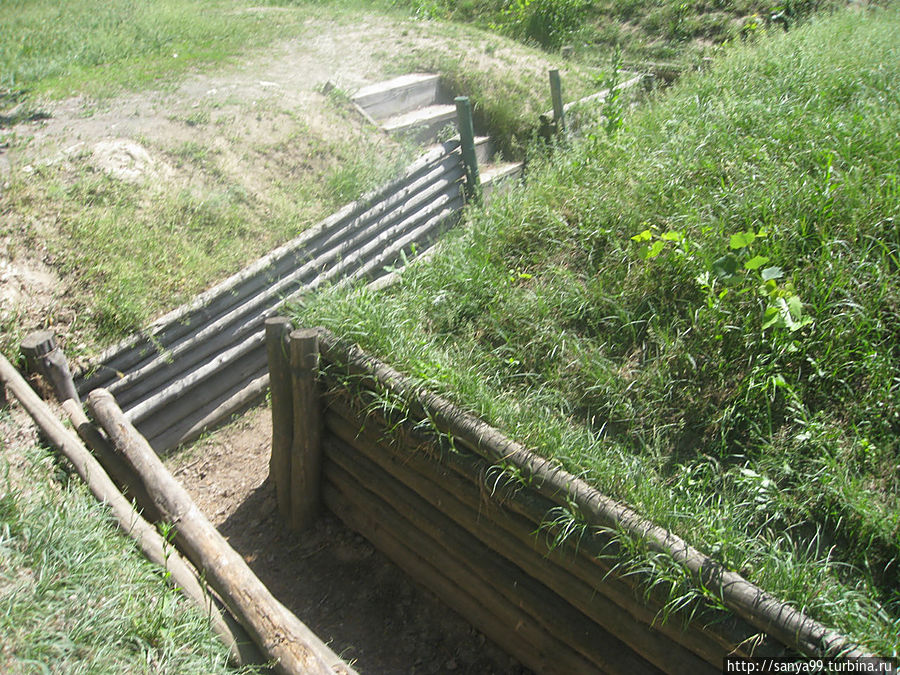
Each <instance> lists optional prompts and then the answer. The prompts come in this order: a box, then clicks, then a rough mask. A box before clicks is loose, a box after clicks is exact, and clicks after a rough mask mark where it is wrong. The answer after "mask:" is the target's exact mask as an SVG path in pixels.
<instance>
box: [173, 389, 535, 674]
mask: <svg viewBox="0 0 900 675" xmlns="http://www.w3.org/2000/svg"><path fill="white" fill-rule="evenodd" d="M271 433H272V432H271V413H270V410H269V408H268V406H259V407H257V408H254V409H253V410H251V411H249V412H248V413H246V414H244V415H243V416H242V417H241V418H240V419H238V420H236V421H235V422H232V423H231V424H230V425H227V426H225V427H223V428H221V429H219V430H218V431H216V432H214V433H213V434H211V435H209V436H207V437H206V438H203V439H201V440H200V441H198V442H197V443H195V444H193V445H192V446H190V447H189V448H187V449H186V450H182V451H180V452H177V453H175V454H173V455H170V456H169V457H168V459H167V460H166V463H167V464H168V466H169V469H170V470H171V471H172V472H173V473H174V474H175V476H176V478H178V480H179V481H181V483H182V484H183V485H184V486H185V488H186V489H187V490H188V492H189V493H190V494H191V496H192V497H193V499H194V500H195V501H196V502H197V504H198V506H199V507H200V509H201V510H202V511H203V512H204V513H205V514H206V515H207V517H208V518H209V519H210V520H211V521H212V523H213V524H214V525H215V526H216V527H217V528H218V529H219V531H220V532H221V533H222V535H223V536H224V537H225V538H226V539H227V540H228V541H229V543H230V544H231V546H232V547H234V548H235V549H236V550H237V551H238V552H240V553H241V554H242V555H243V556H244V558H245V559H246V560H247V562H248V563H249V565H250V566H251V567H252V568H253V571H254V572H255V573H256V574H257V576H259V578H260V579H261V580H262V581H263V583H265V584H266V586H268V587H269V589H270V590H271V591H272V593H273V594H274V595H275V596H276V597H277V598H278V599H279V600H280V601H281V602H282V603H283V604H285V605H286V606H287V607H288V608H289V609H291V610H292V611H293V612H294V613H295V614H296V615H297V616H298V617H299V618H300V619H301V620H302V621H303V622H304V623H306V624H307V625H308V626H309V627H310V628H311V629H312V630H313V631H314V632H315V633H316V634H317V635H318V636H319V637H320V638H322V640H324V641H325V642H327V643H329V645H330V646H331V648H332V649H333V650H334V651H335V652H336V653H338V654H340V655H342V656H343V657H344V658H345V659H346V660H348V661H351V662H353V664H354V667H355V668H356V669H357V670H358V671H359V673H360V674H361V675H366V674H377V675H391V674H397V675H400V674H403V675H418V674H437V673H451V674H456V673H459V674H463V673H466V674H471V675H490V674H496V675H525V674H526V673H529V672H530V671H528V670H527V669H525V668H524V667H523V666H521V665H520V664H519V663H518V662H517V661H515V659H513V658H511V657H510V656H508V655H507V654H506V653H504V652H503V651H501V650H500V649H499V648H498V647H497V646H495V645H494V644H493V643H492V642H490V641H489V640H487V639H486V638H485V636H484V635H483V634H481V633H480V632H479V631H477V630H476V629H475V628H473V627H472V626H471V625H469V624H468V623H467V622H466V621H465V620H463V619H462V618H461V617H459V616H458V615H456V614H454V613H453V612H452V611H450V610H449V609H448V608H447V607H446V606H445V605H443V604H442V603H441V602H440V601H439V600H438V599H437V598H436V597H435V596H434V595H432V594H431V593H430V592H429V591H427V590H425V589H424V588H422V587H420V586H418V585H417V584H415V583H414V582H412V581H411V580H410V579H409V578H408V577H406V576H405V575H404V573H403V572H402V571H401V570H400V569H399V568H397V567H396V566H395V565H394V564H393V563H391V562H390V561H389V560H388V559H387V558H386V557H385V556H383V555H382V554H381V553H379V552H378V551H376V550H375V549H374V548H373V547H372V546H371V545H370V544H369V543H368V542H367V541H366V540H365V539H364V538H363V537H361V536H360V535H358V534H356V533H355V532H353V531H351V530H350V529H348V528H347V527H345V526H344V525H343V524H342V523H341V522H340V521H339V520H338V519H337V518H336V517H335V516H333V515H332V514H330V513H328V512H325V513H324V514H323V515H322V516H321V518H320V519H319V521H318V522H317V524H316V525H315V526H314V527H313V528H311V529H310V530H309V531H306V532H303V533H302V534H296V533H293V532H291V531H289V530H288V529H287V528H286V527H285V526H284V524H283V521H282V520H281V517H280V516H279V514H278V510H277V508H276V504H275V494H274V490H273V487H272V484H271V483H270V482H269V481H268V480H267V475H268V462H269V453H270V443H271Z"/></svg>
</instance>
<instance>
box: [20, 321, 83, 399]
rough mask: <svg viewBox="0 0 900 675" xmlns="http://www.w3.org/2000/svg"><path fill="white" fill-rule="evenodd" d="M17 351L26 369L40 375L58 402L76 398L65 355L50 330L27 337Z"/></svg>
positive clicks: (76, 394)
mask: <svg viewBox="0 0 900 675" xmlns="http://www.w3.org/2000/svg"><path fill="white" fill-rule="evenodd" d="M19 350H20V351H21V352H22V355H23V356H24V357H25V360H26V361H27V363H28V368H29V369H31V370H34V371H36V372H38V373H40V374H41V375H42V376H43V377H44V379H46V380H47V382H49V383H50V384H51V385H52V386H53V393H54V394H56V398H58V399H59V400H60V402H62V401H65V400H66V399H70V398H73V399H75V400H76V401H79V402H80V401H81V399H80V398H78V392H77V391H76V390H75V382H74V381H73V380H72V373H71V372H70V371H69V363H68V362H67V361H66V355H65V354H63V351H62V350H61V349H59V347H57V345H56V336H55V335H54V334H53V331H51V330H39V331H35V332H33V333H31V334H30V335H28V336H27V337H26V338H25V339H24V340H22V344H21V345H19Z"/></svg>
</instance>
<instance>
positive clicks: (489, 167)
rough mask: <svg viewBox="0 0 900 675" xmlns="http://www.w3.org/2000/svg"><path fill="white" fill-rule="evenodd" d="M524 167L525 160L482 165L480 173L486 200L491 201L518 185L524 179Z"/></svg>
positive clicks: (482, 192) (482, 191)
mask: <svg viewBox="0 0 900 675" xmlns="http://www.w3.org/2000/svg"><path fill="white" fill-rule="evenodd" d="M524 168H525V164H524V163H523V162H499V163H497V164H486V165H484V166H482V167H481V168H480V169H479V172H478V173H479V175H480V177H481V194H482V195H483V197H484V199H485V201H487V202H489V201H490V200H491V199H492V198H493V197H496V196H498V195H500V194H503V193H504V192H506V191H507V190H509V189H510V188H512V187H513V186H514V185H516V184H517V183H518V182H519V181H520V180H521V179H522V176H523V172H524Z"/></svg>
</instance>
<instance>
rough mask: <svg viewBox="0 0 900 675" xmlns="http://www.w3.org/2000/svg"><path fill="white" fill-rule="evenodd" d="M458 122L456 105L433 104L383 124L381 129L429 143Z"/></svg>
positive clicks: (394, 117) (387, 120) (396, 116)
mask: <svg viewBox="0 0 900 675" xmlns="http://www.w3.org/2000/svg"><path fill="white" fill-rule="evenodd" d="M455 120H456V106H455V105H441V104H433V105H429V106H425V107H422V108H417V109H416V110H411V111H409V112H405V113H402V114H399V115H394V116H393V117H390V118H388V119H386V120H384V121H382V123H381V128H382V129H384V130H385V131H387V132H388V133H389V134H392V135H398V136H400V135H402V136H407V137H411V138H412V139H413V140H415V141H417V142H427V141H429V140H432V139H434V138H435V136H436V135H437V133H438V132H439V131H440V130H441V129H442V128H444V127H445V126H447V125H448V124H452V123H453V122H454V121H455Z"/></svg>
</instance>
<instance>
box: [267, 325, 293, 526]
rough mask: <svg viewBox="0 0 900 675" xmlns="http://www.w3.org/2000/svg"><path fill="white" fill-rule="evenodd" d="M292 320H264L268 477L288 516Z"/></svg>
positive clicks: (291, 408)
mask: <svg viewBox="0 0 900 675" xmlns="http://www.w3.org/2000/svg"><path fill="white" fill-rule="evenodd" d="M290 331H291V320H290V319H288V318H287V317H283V316H276V317H272V318H270V319H266V355H267V357H268V361H269V391H270V392H271V394H272V455H271V457H270V458H269V480H271V481H272V482H273V483H274V485H275V498H276V500H277V502H278V512H279V513H280V514H281V517H282V518H283V519H284V520H286V521H288V522H290V519H291V443H292V442H293V439H294V400H293V393H292V389H291V359H290V355H289V352H288V335H289V334H290Z"/></svg>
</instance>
